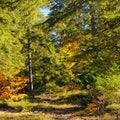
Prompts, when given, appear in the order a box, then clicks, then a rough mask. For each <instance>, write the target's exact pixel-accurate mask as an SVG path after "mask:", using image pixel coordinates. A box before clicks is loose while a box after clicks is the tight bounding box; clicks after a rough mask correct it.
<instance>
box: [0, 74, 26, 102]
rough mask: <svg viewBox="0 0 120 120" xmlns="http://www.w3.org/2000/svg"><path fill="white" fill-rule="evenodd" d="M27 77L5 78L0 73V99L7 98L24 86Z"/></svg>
mask: <svg viewBox="0 0 120 120" xmlns="http://www.w3.org/2000/svg"><path fill="white" fill-rule="evenodd" d="M26 82H27V77H24V78H22V77H18V76H15V77H14V78H11V79H6V78H5V77H4V76H3V75H1V74H0V99H1V100H4V99H8V98H10V97H11V96H12V95H16V94H17V93H18V92H19V91H20V90H22V89H23V88H24V87H25V86H26Z"/></svg>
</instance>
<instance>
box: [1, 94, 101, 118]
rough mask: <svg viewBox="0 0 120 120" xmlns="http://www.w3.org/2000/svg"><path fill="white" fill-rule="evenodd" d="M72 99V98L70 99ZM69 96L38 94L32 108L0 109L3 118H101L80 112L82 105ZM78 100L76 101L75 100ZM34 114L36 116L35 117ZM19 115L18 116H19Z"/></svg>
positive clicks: (32, 102)
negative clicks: (73, 101)
mask: <svg viewBox="0 0 120 120" xmlns="http://www.w3.org/2000/svg"><path fill="white" fill-rule="evenodd" d="M69 100H70V99H69ZM69 100H68V99H67V98H65V97H63V98H60V97H56V96H54V95H53V94H48V93H47V94H43V95H40V96H36V97H35V99H34V100H33V101H31V104H32V108H31V109H30V111H29V110H24V109H23V110H22V111H21V112H16V111H14V109H13V108H12V107H6V108H5V107H4V108H2V109H0V119H1V120H26V119H27V120H99V119H98V118H97V117H89V116H86V117H83V116H81V115H80V114H79V110H80V106H79V105H77V104H71V103H69V102H70V101H69ZM75 102H76V101H75ZM33 116H34V117H33ZM17 117H18V118H17Z"/></svg>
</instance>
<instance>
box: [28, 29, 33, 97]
mask: <svg viewBox="0 0 120 120" xmlns="http://www.w3.org/2000/svg"><path fill="white" fill-rule="evenodd" d="M27 31H28V87H29V95H30V96H33V79H32V60H31V46H30V44H31V43H30V37H29V30H27Z"/></svg>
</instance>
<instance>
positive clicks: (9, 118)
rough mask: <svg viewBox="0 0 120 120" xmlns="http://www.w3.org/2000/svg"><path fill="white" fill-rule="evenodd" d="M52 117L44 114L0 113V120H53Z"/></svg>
mask: <svg viewBox="0 0 120 120" xmlns="http://www.w3.org/2000/svg"><path fill="white" fill-rule="evenodd" d="M53 116H54V115H50V114H44V113H30V112H25V113H12V114H11V113H8V112H7V113H1V114H0V120H54V118H53Z"/></svg>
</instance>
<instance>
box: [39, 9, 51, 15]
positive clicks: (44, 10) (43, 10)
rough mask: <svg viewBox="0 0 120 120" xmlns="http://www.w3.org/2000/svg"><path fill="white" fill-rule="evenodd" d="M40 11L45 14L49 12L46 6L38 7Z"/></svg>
mask: <svg viewBox="0 0 120 120" xmlns="http://www.w3.org/2000/svg"><path fill="white" fill-rule="evenodd" d="M40 12H41V13H43V14H44V15H45V16H47V15H48V14H49V13H50V10H49V9H47V8H40Z"/></svg>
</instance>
